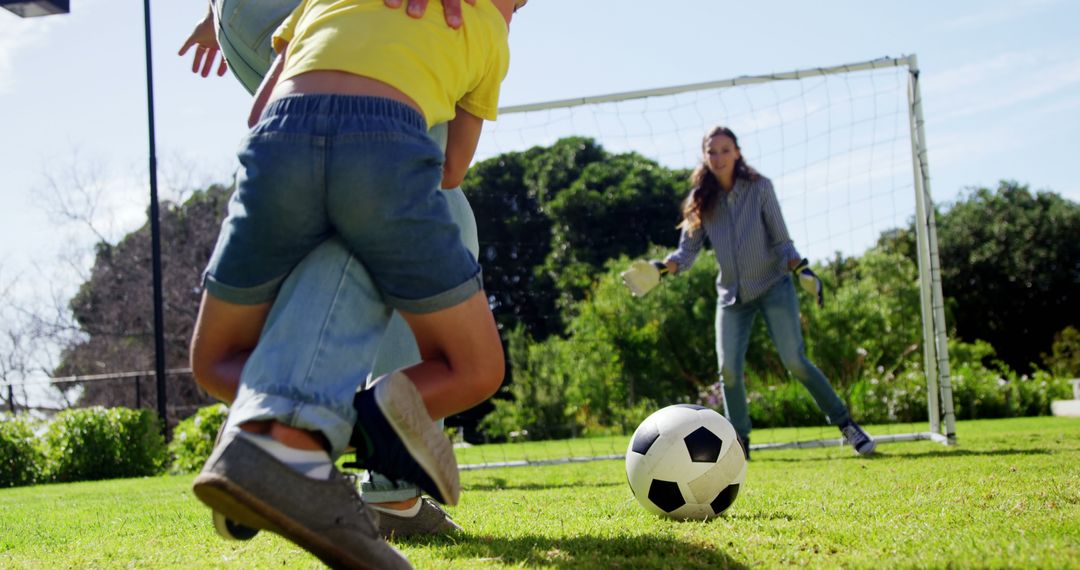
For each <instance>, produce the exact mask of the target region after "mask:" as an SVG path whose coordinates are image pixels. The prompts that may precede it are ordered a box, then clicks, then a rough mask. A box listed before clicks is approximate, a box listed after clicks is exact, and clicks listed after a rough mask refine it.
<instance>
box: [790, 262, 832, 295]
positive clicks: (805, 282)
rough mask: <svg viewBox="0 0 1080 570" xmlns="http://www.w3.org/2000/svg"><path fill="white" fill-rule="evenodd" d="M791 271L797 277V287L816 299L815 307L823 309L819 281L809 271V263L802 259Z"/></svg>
mask: <svg viewBox="0 0 1080 570" xmlns="http://www.w3.org/2000/svg"><path fill="white" fill-rule="evenodd" d="M792 271H793V272H794V273H795V275H797V276H798V277H799V285H801V286H802V288H803V289H805V290H806V291H807V292H808V293H810V294H811V295H814V297H815V298H816V299H817V306H819V307H824V306H825V296H824V294H823V290H822V289H823V288H822V286H821V279H819V278H818V276H817V275H816V274H815V273H814V272H813V270H811V269H810V262H809V261H807V259H806V258H805V257H804V258H803V260H802V261H800V262H799V264H798V265H796V266H795V269H793V270H792Z"/></svg>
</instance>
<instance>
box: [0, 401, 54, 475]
mask: <svg viewBox="0 0 1080 570" xmlns="http://www.w3.org/2000/svg"><path fill="white" fill-rule="evenodd" d="M44 464H45V454H44V453H43V452H42V450H41V446H40V443H39V442H38V438H37V437H36V436H35V435H34V425H33V423H32V422H30V421H28V420H26V419H25V418H22V417H18V416H15V417H12V416H8V415H0V487H18V486H20V485H33V484H34V483H38V482H40V481H41V479H42V466H43V465H44Z"/></svg>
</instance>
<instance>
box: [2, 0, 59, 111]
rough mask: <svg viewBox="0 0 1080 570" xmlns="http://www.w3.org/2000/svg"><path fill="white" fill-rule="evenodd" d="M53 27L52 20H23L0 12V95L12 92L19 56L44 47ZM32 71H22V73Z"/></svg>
mask: <svg viewBox="0 0 1080 570" xmlns="http://www.w3.org/2000/svg"><path fill="white" fill-rule="evenodd" d="M55 26H56V22H55V21H54V19H52V18H27V19H23V18H18V17H16V16H15V15H14V14H11V13H9V12H7V11H3V12H0V95H2V94H5V93H10V92H12V91H13V90H14V87H15V85H16V83H17V77H18V74H17V72H16V68H17V63H18V59H19V56H20V55H21V54H25V53H27V52H29V51H30V50H32V49H34V48H36V47H38V46H41V45H45V44H46V43H47V40H48V35H49V32H50V30H51V29H52V28H53V27H55ZM32 71H33V70H23V73H30V72H32Z"/></svg>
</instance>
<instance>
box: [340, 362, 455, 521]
mask: <svg viewBox="0 0 1080 570" xmlns="http://www.w3.org/2000/svg"><path fill="white" fill-rule="evenodd" d="M353 407H355V408H356V413H357V420H356V425H355V426H354V427H353V433H352V437H351V438H350V441H349V443H351V444H352V446H353V447H355V448H356V461H355V462H354V463H350V464H347V465H346V467H360V468H363V469H367V470H370V471H375V472H377V473H380V474H382V475H385V476H386V477H389V478H390V479H401V480H405V481H410V482H412V483H414V484H416V485H417V486H419V487H420V488H421V489H423V490H424V492H425V493H427V494H429V495H431V496H432V497H434V498H435V500H437V501H439V502H440V503H444V504H447V505H456V504H457V502H458V497H459V496H460V495H461V481H460V479H459V476H458V467H457V459H456V458H455V457H454V447H453V445H451V444H450V439H449V438H448V437H446V434H444V433H443V431H442V429H440V428H439V426H438V424H436V423H435V422H434V421H432V419H431V416H429V415H428V413H427V408H426V407H424V400H423V399H422V398H421V397H420V392H419V391H417V389H416V386H415V385H414V384H413V383H412V380H410V379H409V377H408V376H406V375H404V374H402V373H401V372H392V373H390V374H387V375H385V376H382V377H380V378H379V379H378V380H376V381H375V386H374V387H373V388H369V389H367V390H362V391H360V392H357V394H356V397H355V398H354V399H353Z"/></svg>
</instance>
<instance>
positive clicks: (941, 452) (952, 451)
mask: <svg viewBox="0 0 1080 570" xmlns="http://www.w3.org/2000/svg"><path fill="white" fill-rule="evenodd" d="M1062 451H1065V452H1069V451H1080V449H1075V448H1055V449H1042V448H1034V449H988V450H985V451H984V450H974V449H958V448H942V449H936V450H927V451H902V452H899V453H896V452H890V451H881V449H880V448H879V449H878V451H877V452H875V453H874V454H873V455H867V456H858V455H849V456H844V457H837V456H829V457H769V456H768V454H757V455H754V461H753V462H754V463H757V462H759V461H760V462H762V463H766V462H773V463H808V462H814V461H828V462H833V461H881V460H884V459H890V458H895V457H902V458H904V459H917V458H921V457H938V458H948V457H1003V456H1010V455H1019V456H1024V455H1049V454H1051V453H1058V452H1062Z"/></svg>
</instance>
